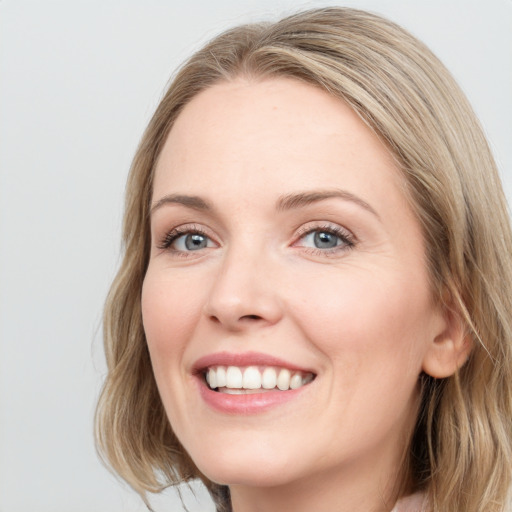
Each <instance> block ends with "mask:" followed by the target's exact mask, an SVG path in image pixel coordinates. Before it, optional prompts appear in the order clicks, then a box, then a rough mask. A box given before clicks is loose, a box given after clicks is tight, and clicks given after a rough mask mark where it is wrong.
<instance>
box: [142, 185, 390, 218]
mask: <svg viewBox="0 0 512 512" xmlns="http://www.w3.org/2000/svg"><path fill="white" fill-rule="evenodd" d="M332 198H339V199H343V200H345V201H350V202H352V203H355V204H357V205H359V206H360V207H361V208H364V209H365V210H367V211H369V212H370V213H372V214H373V215H375V216H376V217H377V218H378V219H380V216H379V214H378V213H377V212H376V211H375V210H374V209H373V208H372V207H371V206H370V205H369V204H368V203H367V202H366V201H364V200H363V199H361V198H360V197H358V196H356V195H354V194H352V193H351V192H348V191H346V190H340V189H334V190H313V191H309V192H299V193H297V194H287V195H285V196H282V197H280V198H279V199H278V200H277V206H276V209H277V211H285V210H293V209H297V208H302V207H304V206H308V205H310V204H314V203H317V202H319V201H324V200H326V199H332ZM168 204H180V205H182V206H185V207H187V208H191V209H193V210H198V211H203V212H211V211H213V209H214V208H213V206H212V205H211V204H210V203H209V202H208V201H206V200H205V199H203V198H202V197H199V196H189V195H185V194H168V195H166V196H164V197H162V198H161V199H159V200H158V201H156V203H154V204H153V206H152V207H151V210H150V215H152V214H153V213H154V212H155V211H156V210H158V209H159V208H161V207H162V206H164V205H168Z"/></svg>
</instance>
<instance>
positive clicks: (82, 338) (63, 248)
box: [0, 0, 512, 512]
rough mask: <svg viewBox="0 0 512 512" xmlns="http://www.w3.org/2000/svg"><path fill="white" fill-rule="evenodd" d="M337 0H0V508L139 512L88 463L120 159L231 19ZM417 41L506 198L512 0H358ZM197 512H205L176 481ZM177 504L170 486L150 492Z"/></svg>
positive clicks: (162, 502) (133, 500) (127, 156)
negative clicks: (458, 100) (484, 143)
mask: <svg viewBox="0 0 512 512" xmlns="http://www.w3.org/2000/svg"><path fill="white" fill-rule="evenodd" d="M334 4H336V2H328V1H323V2H318V1H309V2H304V1H292V0H189V1H187V2H181V1H179V2H178V1H174V0H166V1H165V0H160V1H158V0H144V1H143V0H139V1H136V0H123V1H120V0H119V1H112V0H88V1H85V0H83V1H77V0H62V1H42V0H39V1H38V0H32V1H30V0H0V512H139V511H144V510H145V507H144V506H143V504H142V502H141V501H140V499H139V498H138V496H137V495H135V494H134V493H133V491H131V490H129V489H128V488H127V487H126V486H125V485H124V484H122V483H120V482H119V481H117V480H116V479H115V478H114V477H113V476H112V475H111V474H110V473H108V471H107V470H106V469H105V468H104V467H103V466H102V465H101V463H100V462H99V461H98V458H97V456H96V453H95V450H94V443H93V436H92V428H93V412H94V406H95V401H96V398H97V395H98V392H99V389H100V386H101V382H102V378H103V375H104V372H105V365H104V360H103V353H102V342H101V311H102V305H103V301H104V298H105V295H106V293H107V290H108V287H109V284H110V281H111V280H112V278H113V276H114V273H115V269H116V266H117V264H118V261H119V247H120V225H121V218H122V202H123V190H124V183H125V180H126V175H127V171H128V168H129V165H130V160H131V158H132V156H133V154H134V151H135V148H136V145H137V142H138V140H139V138H140V136H141V134H142V131H143V129H144V127H145V125H146V123H147V122H148V120H149V118H150V116H151V114H152V112H153V110H154V108H155V107H156V105H157V103H158V100H159V98H160V97H161V95H162V93H163V91H164V88H165V85H166V83H167V81H168V79H169V77H170V76H171V74H172V72H173V70H174V69H175V68H176V67H177V66H178V65H179V64H180V63H181V62H182V61H183V60H184V59H185V58H186V57H187V56H189V55H190V54H191V52H192V51H193V50H194V49H197V48H198V47H199V46H200V45H201V44H202V43H204V42H205V41H206V40H208V39H209V38H211V37H213V36H214V35H216V34H217V33H218V32H219V31H221V30H223V29H224V28H227V27H229V26H232V25H235V24H239V23H243V22H250V21H259V20H262V19H277V18H279V17H281V16H283V15H285V14H288V13H291V12H292V11H295V10H298V9H301V8H310V7H317V6H326V5H334ZM343 5H349V6H353V7H359V8H363V9H368V10H372V11H375V12H377V13H380V14H383V15H385V16H387V17H389V18H391V19H392V20H394V21H397V22H398V23H400V24H402V25H403V26H405V27H406V28H408V29H409V30H410V31H411V32H412V33H414V34H415V35H416V36H418V37H419V38H420V39H422V40H423V41H424V42H426V43H427V44H428V45H429V46H430V47H431V48H432V49H433V50H434V52H435V53H437V55H438V56H439V57H440V58H441V59H442V60H443V61H444V62H445V64H446V65H447V67H448V68H449V69H450V70H451V71H452V72H453V74H454V75H455V77H456V78H457V79H458V81H459V83H460V84H461V86H462V88H463V89H464V91H465V92H466V94H467V95H468V96H469V99H470V101H471V102H472V104H473V106H474V108H475V110H476V112H477V114H478V115H479V117H480V119H481V121H482V124H483V126H484V128H485V130H486V132H487V134H488V137H489V140H490V141H491V145H492V147H493V149H494V152H495V156H496V158H497V160H498V165H499V168H500V170H501V173H502V177H503V180H504V184H505V189H506V191H507V194H508V197H509V198H512V0H487V1H486V2H482V1H481V0H430V1H428V2H416V1H413V0H373V1H372V0H359V1H357V0H354V1H346V2H343ZM185 499H186V503H187V506H188V507H189V509H190V511H191V512H198V511H202V512H206V511H212V510H213V506H212V505H211V504H208V503H209V502H208V499H207V498H206V496H205V494H204V493H203V492H199V494H198V498H197V499H196V498H194V497H193V496H192V495H191V494H190V493H189V492H185ZM155 506H156V510H157V511H166V512H172V511H179V510H181V505H180V502H179V499H178V498H177V495H176V493H175V491H171V492H168V493H166V495H165V496H164V497H163V498H159V499H157V500H156V501H155Z"/></svg>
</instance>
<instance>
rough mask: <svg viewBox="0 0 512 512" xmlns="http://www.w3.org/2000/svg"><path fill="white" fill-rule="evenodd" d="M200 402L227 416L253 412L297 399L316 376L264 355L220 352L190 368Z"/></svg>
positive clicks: (311, 372)
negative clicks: (196, 385)
mask: <svg viewBox="0 0 512 512" xmlns="http://www.w3.org/2000/svg"><path fill="white" fill-rule="evenodd" d="M193 373H194V374H195V375H196V377H197V381H198V383H199V387H200V393H201V396H202V397H203V399H204V400H205V401H206V402H207V403H208V404H209V405H210V406H212V407H213V408H215V409H217V410H220V411H222V412H228V413H238V414H242V413H256V412H260V411H264V410H266V409H268V408H269V407H271V406H277V405H279V404H282V403H284V402H287V401H288V400H291V399H292V398H294V397H295V396H299V395H300V394H301V392H302V391H303V390H304V388H305V387H307V385H308V384H309V383H311V382H312V381H313V380H314V379H315V377H316V374H315V372H314V371H312V370H310V369H308V368H301V367H299V366H298V365H296V364H293V363H290V362H287V361H284V360H282V359H279V358H275V357H273V356H269V355H267V354H261V353H257V352H246V353H243V354H233V353H228V352H219V353H215V354H211V355H208V356H205V357H202V358H201V359H199V360H198V361H197V362H196V363H195V364H194V366H193Z"/></svg>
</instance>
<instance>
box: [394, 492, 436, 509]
mask: <svg viewBox="0 0 512 512" xmlns="http://www.w3.org/2000/svg"><path fill="white" fill-rule="evenodd" d="M426 505H427V500H426V497H425V495H424V494H422V493H417V494H412V495H411V496H406V497H405V498H402V499H401V500H398V502H397V503H396V505H395V507H394V508H393V510H392V511H391V512H425V511H426Z"/></svg>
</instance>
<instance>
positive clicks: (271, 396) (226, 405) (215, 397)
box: [198, 379, 309, 414]
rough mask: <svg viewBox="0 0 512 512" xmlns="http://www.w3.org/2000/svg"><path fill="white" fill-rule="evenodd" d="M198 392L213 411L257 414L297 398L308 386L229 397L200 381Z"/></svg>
mask: <svg viewBox="0 0 512 512" xmlns="http://www.w3.org/2000/svg"><path fill="white" fill-rule="evenodd" d="M198 381H199V391H200V393H201V397H202V398H203V400H204V401H205V402H206V403H207V404H208V405H209V406H210V407H212V408H213V409H215V410H217V411H220V412H222V413H226V414H258V413H261V412H265V411H267V410H269V409H272V408H274V407H278V406H280V405H283V404H285V403H287V402H289V401H291V400H294V399H295V398H297V397H298V396H299V395H300V394H302V392H303V390H304V389H305V388H307V387H308V386H309V384H307V385H306V386H302V387H300V388H298V389H290V390H288V391H265V392H263V393H251V394H244V395H230V394H228V393H220V392H219V391H213V390H211V389H210V388H209V387H208V386H207V385H206V384H205V383H204V382H203V381H202V380H201V379H198Z"/></svg>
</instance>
